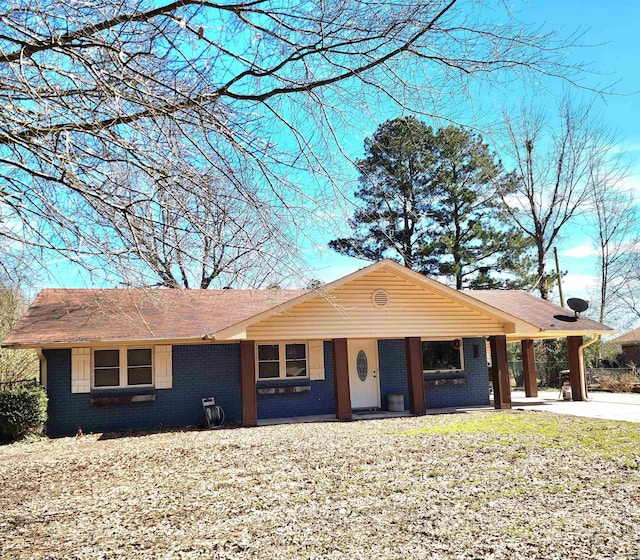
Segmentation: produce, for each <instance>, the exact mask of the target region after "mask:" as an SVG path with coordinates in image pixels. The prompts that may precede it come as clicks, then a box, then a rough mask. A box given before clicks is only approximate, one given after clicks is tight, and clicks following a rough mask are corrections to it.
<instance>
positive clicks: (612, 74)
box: [46, 0, 640, 298]
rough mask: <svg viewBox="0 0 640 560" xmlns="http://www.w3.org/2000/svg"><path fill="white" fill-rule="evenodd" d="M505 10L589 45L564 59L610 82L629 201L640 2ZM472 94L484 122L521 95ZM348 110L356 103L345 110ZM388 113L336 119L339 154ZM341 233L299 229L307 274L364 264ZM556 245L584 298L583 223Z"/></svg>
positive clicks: (607, 113)
mask: <svg viewBox="0 0 640 560" xmlns="http://www.w3.org/2000/svg"><path fill="white" fill-rule="evenodd" d="M512 8H513V10H514V13H515V15H516V16H517V17H518V19H520V20H521V21H523V22H525V23H530V24H534V25H536V26H543V27H544V28H546V29H548V30H558V31H559V32H560V34H561V35H564V36H567V35H571V34H572V33H573V32H574V31H578V32H582V33H583V36H582V37H581V39H580V42H582V43H584V44H585V45H591V46H585V47H583V48H575V49H574V50H573V51H572V52H570V53H569V57H570V62H571V61H572V62H575V63H578V62H580V61H584V62H587V63H590V66H591V69H592V71H593V73H591V74H586V75H585V77H584V85H585V86H596V85H597V84H614V83H615V87H614V89H615V95H610V96H607V97H606V98H605V99H597V100H596V101H595V104H596V107H597V109H598V111H599V112H600V114H601V116H602V119H603V121H604V122H605V123H606V124H607V125H608V126H609V127H610V128H611V129H613V130H615V131H616V133H617V137H618V139H619V140H620V142H621V149H622V150H623V152H624V155H625V158H626V160H627V162H628V163H629V165H630V174H629V177H628V178H627V184H628V186H629V187H630V188H634V189H635V193H636V198H637V199H638V200H640V165H638V164H636V163H635V162H636V159H638V156H639V155H640V93H637V92H640V75H639V74H640V73H639V71H638V69H639V68H640V54H639V52H640V51H639V50H638V48H637V47H636V45H637V39H638V37H637V35H638V32H639V31H640V25H639V23H638V22H640V2H634V1H630V0H625V1H615V0H614V1H613V2H608V3H604V2H602V1H593V0H590V1H584V0H582V1H578V0H562V1H557V0H555V1H552V0H541V1H538V2H528V3H526V2H525V3H523V2H521V1H520V0H517V1H515V2H513V4H512ZM548 88H549V89H548V91H543V90H541V92H539V96H538V97H540V98H544V97H545V96H548V99H549V106H550V107H551V108H553V107H555V105H556V103H557V98H556V99H554V97H553V96H554V94H555V95H556V96H559V95H560V93H561V86H560V85H559V84H558V81H549V82H548ZM518 90H520V91H518ZM479 91H480V93H479V94H478V95H482V96H484V99H483V101H484V109H483V115H484V117H483V118H485V119H486V121H487V122H488V121H490V120H491V119H494V120H500V110H501V109H502V108H504V107H508V106H510V105H513V104H514V103H518V102H519V100H520V98H521V95H522V88H519V87H518V85H517V84H514V85H513V87H512V88H511V89H508V90H506V91H505V89H504V88H502V90H498V89H496V90H495V91H489V89H487V88H483V89H482V90H479ZM585 95H586V94H585ZM487 107H488V108H489V109H488V110H487ZM356 111H357V108H356V109H354V111H353V112H352V113H351V115H354V114H355V113H356ZM351 115H350V116H351ZM394 116H397V114H394V110H392V109H390V108H389V107H381V108H380V111H378V112H376V113H375V114H373V115H362V116H360V117H359V119H361V121H360V122H359V123H355V122H353V121H348V120H347V122H344V123H342V125H341V126H342V127H343V128H342V129H341V130H340V133H341V134H340V140H341V146H342V148H343V149H344V150H345V151H346V153H347V155H348V156H349V157H351V158H352V159H357V158H359V157H361V156H362V146H363V141H364V139H365V138H366V137H367V136H369V135H371V134H372V133H373V132H374V130H375V128H376V127H377V125H378V124H380V122H382V121H383V120H384V119H385V118H392V117H394ZM458 122H460V123H461V124H466V125H470V126H474V125H476V124H479V125H480V126H481V127H482V126H484V125H485V124H486V122H484V123H483V122H474V117H471V116H469V117H468V119H467V122H464V121H463V120H462V119H461V118H460V119H458ZM284 141H285V142H286V140H284ZM344 170H345V171H346V173H347V177H346V181H345V182H343V183H342V187H343V188H344V191H346V192H348V193H349V192H353V190H355V186H356V182H355V180H356V178H357V174H356V172H355V170H353V168H352V167H351V166H350V165H348V164H344ZM349 181H352V183H349ZM345 204H346V203H345ZM343 210H344V207H343V208H340V207H339V206H338V205H336V206H333V205H332V207H330V208H321V209H318V214H319V215H320V216H322V214H323V213H330V214H331V215H332V216H333V217H334V218H336V217H337V219H338V221H339V222H341V223H342V224H343V225H344V224H345V218H344V212H343ZM342 233H346V229H345V230H344V231H343V232H336V231H335V230H334V231H333V232H329V231H316V230H315V229H313V230H312V231H310V232H309V231H307V232H306V236H305V235H304V233H302V234H300V243H301V244H302V245H303V246H304V247H306V249H305V254H306V256H307V262H308V265H309V268H310V271H309V273H308V275H307V276H308V278H320V279H322V280H324V281H331V280H334V279H336V278H339V277H341V276H343V275H345V274H347V273H350V272H352V271H354V270H357V269H359V268H361V267H363V266H366V265H367V264H368V263H366V262H365V261H359V260H357V259H351V258H347V257H342V256H340V255H337V254H336V253H334V252H332V251H331V250H330V249H328V248H327V247H326V243H327V242H328V241H329V240H330V239H332V238H333V237H336V236H338V235H340V234H342ZM558 248H559V251H560V258H561V268H562V269H563V270H566V271H568V275H567V276H566V277H565V279H564V288H565V294H566V295H567V296H578V297H587V298H589V297H591V293H590V291H589V288H590V286H593V285H594V277H593V273H594V270H595V262H594V255H593V251H592V249H591V247H590V241H589V239H588V235H587V232H586V231H585V230H584V227H583V226H580V225H578V224H576V225H574V227H573V228H571V229H567V230H566V232H565V235H564V238H563V239H562V240H561V241H560V242H559V244H558ZM51 264H52V274H53V276H52V278H50V279H48V280H46V283H47V284H49V285H51V284H57V285H61V286H66V287H75V286H87V285H95V282H94V279H92V278H90V277H88V276H87V275H84V274H81V273H77V272H75V271H72V269H71V267H70V266H69V265H68V263H66V262H64V261H58V262H57V263H51ZM548 265H549V269H553V268H555V265H554V264H553V263H552V262H549V263H548Z"/></svg>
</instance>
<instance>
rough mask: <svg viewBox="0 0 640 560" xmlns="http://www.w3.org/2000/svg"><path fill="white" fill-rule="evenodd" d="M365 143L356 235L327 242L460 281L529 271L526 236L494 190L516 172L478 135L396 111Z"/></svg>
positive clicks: (477, 284)
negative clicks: (436, 125)
mask: <svg viewBox="0 0 640 560" xmlns="http://www.w3.org/2000/svg"><path fill="white" fill-rule="evenodd" d="M365 153H366V155H367V157H366V158H365V159H363V160H361V161H359V162H358V169H359V171H360V183H361V188H360V189H359V190H358V191H357V192H356V193H355V196H356V198H358V199H359V200H361V201H362V202H363V203H364V205H363V206H362V207H361V208H360V209H359V210H357V211H356V212H355V214H354V217H353V219H352V220H351V222H350V224H351V226H352V227H353V229H354V235H353V236H352V237H349V238H342V239H337V240H334V241H332V242H331V243H330V246H331V247H332V248H333V249H335V250H336V251H338V252H340V253H343V254H347V255H351V256H358V257H360V258H366V259H370V260H379V259H381V258H383V257H389V258H393V259H395V260H400V261H401V262H404V264H405V265H406V266H409V267H410V268H413V269H415V270H417V271H419V272H422V273H423V274H427V275H440V276H445V277H447V278H448V279H449V280H450V281H451V283H452V284H453V285H454V286H455V287H456V288H457V289H462V288H464V287H471V288H499V287H525V286H527V285H528V284H529V283H530V282H531V281H532V279H533V276H532V275H531V273H530V272H531V267H532V264H533V261H532V259H531V256H530V251H529V249H530V247H531V243H530V242H529V241H528V240H527V238H526V237H525V236H524V235H523V234H522V233H521V232H519V231H517V230H516V229H514V228H513V227H511V225H510V224H509V223H508V221H507V219H506V216H507V215H506V212H505V209H504V206H503V203H502V202H501V199H500V197H499V196H498V194H497V189H498V187H500V189H501V190H502V191H505V190H506V189H508V188H510V184H511V183H513V182H514V177H513V176H512V175H510V174H507V173H506V172H505V171H504V168H503V166H502V164H501V163H500V162H499V161H498V160H497V159H496V157H495V156H494V154H493V153H492V152H491V151H490V149H489V147H488V146H487V145H486V144H485V143H483V141H482V138H481V137H480V136H478V135H474V134H472V133H470V132H468V131H466V130H464V129H461V128H457V127H453V126H449V127H446V128H443V129H440V130H438V131H437V132H434V131H433V129H432V128H431V127H430V126H427V125H426V124H425V123H423V122H420V121H418V120H417V119H415V118H413V117H401V118H398V119H394V120H392V121H387V122H385V123H383V124H382V125H380V126H379V127H378V130H377V131H376V133H375V134H374V136H373V137H372V138H371V139H367V140H366V141H365Z"/></svg>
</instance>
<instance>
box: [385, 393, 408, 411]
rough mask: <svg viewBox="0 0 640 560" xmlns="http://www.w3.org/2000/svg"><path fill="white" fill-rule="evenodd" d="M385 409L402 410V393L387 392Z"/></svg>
mask: <svg viewBox="0 0 640 560" xmlns="http://www.w3.org/2000/svg"><path fill="white" fill-rule="evenodd" d="M387 410H388V411H389V412H403V411H404V394H402V393H389V394H388V395H387Z"/></svg>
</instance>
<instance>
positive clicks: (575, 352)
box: [567, 336, 587, 401]
mask: <svg viewBox="0 0 640 560" xmlns="http://www.w3.org/2000/svg"><path fill="white" fill-rule="evenodd" d="M580 346H582V337H581V336H568V337H567V354H568V355H569V381H570V383H571V398H572V399H573V400H574V401H585V400H587V395H586V394H585V390H584V386H585V385H584V371H582V363H583V360H581V359H580V352H581V350H580Z"/></svg>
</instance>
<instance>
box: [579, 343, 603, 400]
mask: <svg viewBox="0 0 640 560" xmlns="http://www.w3.org/2000/svg"><path fill="white" fill-rule="evenodd" d="M600 337H601V335H599V334H596V333H593V338H592V339H591V340H589V341H588V342H585V343H584V344H581V345H580V346H578V360H579V362H580V383H581V384H582V391H583V394H584V397H585V399H584V400H586V401H588V400H589V394H588V393H587V371H586V369H585V367H584V349H585V348H587V347H588V346H591V345H592V344H595V343H596V342H598V340H600Z"/></svg>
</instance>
